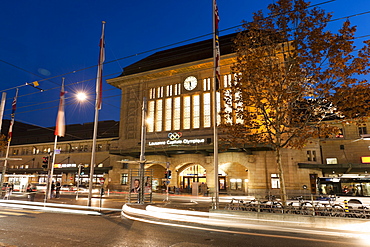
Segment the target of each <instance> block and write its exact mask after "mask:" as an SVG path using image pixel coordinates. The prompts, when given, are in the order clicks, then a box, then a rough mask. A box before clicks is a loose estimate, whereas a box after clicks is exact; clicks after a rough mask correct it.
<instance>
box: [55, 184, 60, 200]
mask: <svg viewBox="0 0 370 247" xmlns="http://www.w3.org/2000/svg"><path fill="white" fill-rule="evenodd" d="M60 188H61V186H60V182H59V181H58V182H57V184H56V187H55V198H60Z"/></svg>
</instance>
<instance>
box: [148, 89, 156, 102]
mask: <svg viewBox="0 0 370 247" xmlns="http://www.w3.org/2000/svg"><path fill="white" fill-rule="evenodd" d="M154 98H155V88H150V89H149V99H154Z"/></svg>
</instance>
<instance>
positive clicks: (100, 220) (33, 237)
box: [0, 207, 368, 247]
mask: <svg viewBox="0 0 370 247" xmlns="http://www.w3.org/2000/svg"><path fill="white" fill-rule="evenodd" d="M164 224H166V223H164ZM361 245H363V246H368V245H367V244H366V243H365V241H362V240H359V239H357V238H355V236H344V235H341V236H340V235H339V234H338V235H330V234H329V235H325V234H313V233H311V232H303V231H300V230H297V231H294V232H284V231H279V230H278V229H275V228H271V227H269V226H267V225H265V226H263V225H258V226H257V225H255V226H253V225H251V227H250V228H249V229H243V230H241V229H236V228H231V227H227V228H225V227H223V228H221V227H220V228H213V229H207V228H206V227H204V226H201V225H197V224H188V225H186V226H184V227H178V226H173V225H163V224H155V223H146V222H139V221H132V220H129V219H121V218H120V217H118V216H117V215H109V216H91V215H82V214H65V213H48V212H42V211H39V210H29V209H27V210H25V209H21V208H10V207H0V246H19V247H21V246H40V247H42V246H64V247H68V246H81V247H84V246H140V247H142V246H171V247H181V246H187V247H188V246H190V247H191V246H223V247H225V246H255V247H258V246H269V247H275V246H276V247H280V246H284V247H290V246H300V247H304V246H309V247H315V246H325V247H331V246H333V247H334V246H335V247H341V246H361Z"/></svg>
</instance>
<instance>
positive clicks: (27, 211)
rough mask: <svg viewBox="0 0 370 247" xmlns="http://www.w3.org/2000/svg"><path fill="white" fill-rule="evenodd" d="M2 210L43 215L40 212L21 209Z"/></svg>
mask: <svg viewBox="0 0 370 247" xmlns="http://www.w3.org/2000/svg"><path fill="white" fill-rule="evenodd" d="M4 210H6V211H11V212H22V213H29V214H42V213H43V212H40V211H32V210H22V209H4Z"/></svg>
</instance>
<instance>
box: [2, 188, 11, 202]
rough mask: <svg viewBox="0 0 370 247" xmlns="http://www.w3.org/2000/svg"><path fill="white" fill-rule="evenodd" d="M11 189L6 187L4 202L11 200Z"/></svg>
mask: <svg viewBox="0 0 370 247" xmlns="http://www.w3.org/2000/svg"><path fill="white" fill-rule="evenodd" d="M11 193H12V192H11V188H10V187H6V188H5V195H4V198H3V200H10V195H11Z"/></svg>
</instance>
